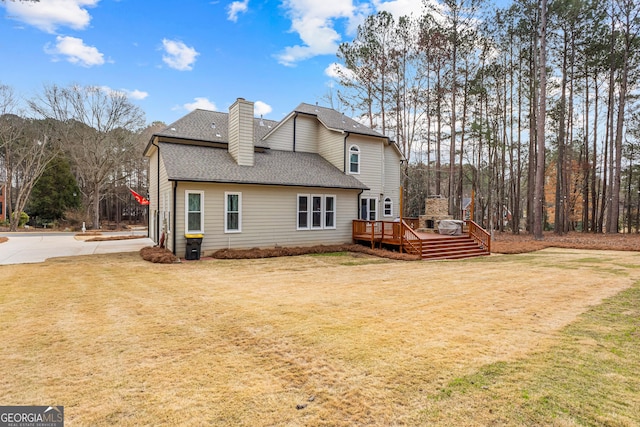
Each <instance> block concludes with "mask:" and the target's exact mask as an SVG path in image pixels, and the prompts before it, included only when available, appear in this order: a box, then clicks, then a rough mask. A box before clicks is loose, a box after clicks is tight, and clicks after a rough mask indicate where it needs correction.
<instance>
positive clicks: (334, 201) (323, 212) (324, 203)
mask: <svg viewBox="0 0 640 427" xmlns="http://www.w3.org/2000/svg"><path fill="white" fill-rule="evenodd" d="M328 198H332V199H333V211H332V212H333V225H332V226H327V211H326V202H327V199H328ZM337 200H338V199H337V197H336V195H335V194H325V195H324V198H323V199H322V203H323V209H322V225H323V227H324V228H325V229H326V230H335V229H336V222H337V221H336V220H337V217H336V202H337Z"/></svg>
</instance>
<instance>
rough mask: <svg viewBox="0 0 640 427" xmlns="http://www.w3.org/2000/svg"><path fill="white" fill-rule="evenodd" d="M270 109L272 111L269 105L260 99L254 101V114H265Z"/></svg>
mask: <svg viewBox="0 0 640 427" xmlns="http://www.w3.org/2000/svg"><path fill="white" fill-rule="evenodd" d="M272 111H273V108H271V105H269V104H266V103H264V102H262V101H256V102H255V103H254V104H253V114H254V115H256V116H266V115H267V114H269V113H270V112H272Z"/></svg>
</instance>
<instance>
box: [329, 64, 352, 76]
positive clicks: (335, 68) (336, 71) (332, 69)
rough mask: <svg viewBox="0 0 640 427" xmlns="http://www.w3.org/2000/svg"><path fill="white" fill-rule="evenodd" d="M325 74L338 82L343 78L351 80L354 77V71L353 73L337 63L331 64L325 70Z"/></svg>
mask: <svg viewBox="0 0 640 427" xmlns="http://www.w3.org/2000/svg"><path fill="white" fill-rule="evenodd" d="M324 74H325V75H326V76H328V77H331V78H332V79H336V80H339V79H341V78H343V77H346V78H347V79H349V80H351V79H352V78H353V77H354V75H353V71H351V70H350V69H348V68H347V67H345V66H344V65H342V64H339V63H337V62H334V63H332V64H329V66H328V67H327V68H325V69H324Z"/></svg>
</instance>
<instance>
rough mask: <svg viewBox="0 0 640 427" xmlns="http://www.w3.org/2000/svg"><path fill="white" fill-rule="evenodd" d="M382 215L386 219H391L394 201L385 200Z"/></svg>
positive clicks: (389, 198)
mask: <svg viewBox="0 0 640 427" xmlns="http://www.w3.org/2000/svg"><path fill="white" fill-rule="evenodd" d="M387 200H388V201H389V210H390V212H389V214H388V215H387ZM382 215H383V216H385V217H390V216H393V200H391V197H385V198H384V200H383V201H382Z"/></svg>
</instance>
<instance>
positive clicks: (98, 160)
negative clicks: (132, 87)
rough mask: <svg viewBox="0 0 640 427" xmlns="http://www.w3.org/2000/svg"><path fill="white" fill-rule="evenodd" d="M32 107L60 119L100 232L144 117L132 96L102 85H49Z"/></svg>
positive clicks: (122, 177)
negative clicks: (110, 192) (111, 188)
mask: <svg viewBox="0 0 640 427" xmlns="http://www.w3.org/2000/svg"><path fill="white" fill-rule="evenodd" d="M30 105H31V107H32V108H33V109H34V110H35V111H37V112H38V113H39V114H41V115H42V116H44V117H47V118H52V119H55V120H57V121H58V125H59V127H60V129H59V130H60V135H61V138H62V140H63V143H64V146H65V151H66V153H67V156H68V157H69V159H70V160H71V162H72V165H73V170H74V173H75V175H76V179H77V181H78V184H79V186H80V189H81V191H82V193H83V197H84V200H85V202H86V203H85V206H86V207H87V209H90V210H91V211H92V218H91V220H92V225H93V227H94V228H96V229H97V228H99V227H100V200H101V199H102V197H103V196H104V189H105V187H106V186H107V185H109V183H112V182H114V181H121V180H122V181H123V180H125V179H126V176H125V175H123V169H122V168H121V167H119V166H120V165H122V164H123V163H124V162H125V161H126V159H128V158H129V157H130V156H132V155H134V153H136V150H135V148H136V147H135V145H136V138H135V132H136V131H138V130H139V129H140V128H141V127H142V126H143V125H144V113H143V112H142V110H140V108H139V107H137V106H135V105H134V104H132V103H131V102H130V101H129V99H128V98H127V96H126V94H124V93H121V92H117V91H106V90H104V89H103V88H100V87H96V86H77V85H73V86H69V87H67V88H60V87H58V86H56V85H52V86H47V87H45V88H44V92H43V94H42V95H41V96H40V97H39V98H38V99H35V100H32V101H31V102H30ZM124 174H126V172H124Z"/></svg>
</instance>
